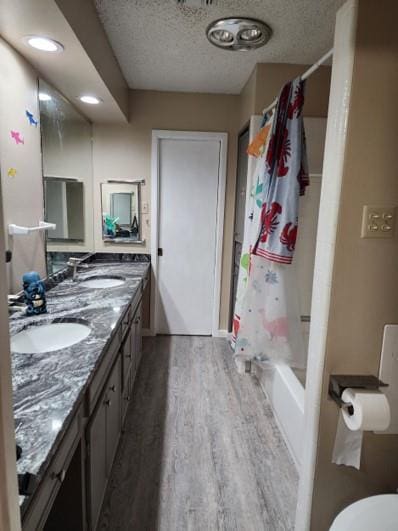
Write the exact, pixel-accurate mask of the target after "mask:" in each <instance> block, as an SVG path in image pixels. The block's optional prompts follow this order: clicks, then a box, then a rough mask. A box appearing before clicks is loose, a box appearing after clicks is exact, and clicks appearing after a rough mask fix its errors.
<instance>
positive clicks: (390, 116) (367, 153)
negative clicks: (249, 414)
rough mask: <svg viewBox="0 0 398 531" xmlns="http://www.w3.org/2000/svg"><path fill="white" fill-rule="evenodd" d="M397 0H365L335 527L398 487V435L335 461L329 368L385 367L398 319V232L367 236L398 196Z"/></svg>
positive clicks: (342, 224)
mask: <svg viewBox="0 0 398 531" xmlns="http://www.w3.org/2000/svg"><path fill="white" fill-rule="evenodd" d="M397 18H398V5H397V3H396V2H395V0H382V1H381V2H378V3H377V4H376V3H375V2H373V0H359V10H358V26H357V35H356V43H355V60H354V72H353V85H352V92H351V104H350V111H349V119H348V134H347V143H346V150H345V160H344V170H343V183H342V190H341V202H340V205H339V222H338V228H337V241H336V248H335V257H334V269H333V281H332V291H331V302H330V314H329V323H328V330H327V340H326V341H327V342H326V366H325V373H324V382H323V391H322V403H321V412H320V417H321V421H320V434H319V442H318V455H317V465H316V472H315V484H314V497H313V506H312V525H311V529H313V530H314V531H323V530H326V529H328V528H329V525H330V523H331V521H332V519H333V517H334V516H335V515H336V514H337V513H338V512H339V511H340V510H342V509H343V508H344V507H345V506H347V505H348V504H350V503H352V502H353V501H355V500H357V499H359V498H363V497H365V496H368V495H373V494H378V493H382V492H395V491H396V488H397V485H398V457H397V456H398V437H397V436H394V435H381V434H379V435H376V434H373V433H366V434H365V436H364V444H363V452H362V461H361V469H360V471H357V470H355V469H353V468H349V467H344V466H337V465H333V464H332V463H331V455H332V449H333V442H334V437H335V434H336V425H337V418H338V411H337V408H336V406H335V404H334V403H333V402H331V401H330V400H329V399H328V397H327V388H328V380H329V375H330V374H332V373H340V374H375V375H377V374H378V368H379V361H380V352H381V345H382V334H383V327H384V325H385V324H387V323H398V304H397V301H398V252H397V235H396V236H395V237H394V238H393V239H386V240H377V239H373V240H372V239H361V238H360V227H361V219H362V207H363V205H366V204H380V205H393V206H396V205H398V180H397V168H398V150H397V148H396V141H397V138H398V122H397V113H396V108H395V101H396V96H397V88H396V87H397V86H398V68H397V57H398V34H397V32H396V27H395V22H396V20H397Z"/></svg>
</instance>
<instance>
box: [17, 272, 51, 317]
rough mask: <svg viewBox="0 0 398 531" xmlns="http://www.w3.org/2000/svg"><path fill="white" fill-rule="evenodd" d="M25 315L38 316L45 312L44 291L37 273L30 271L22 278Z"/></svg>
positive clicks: (42, 283)
mask: <svg viewBox="0 0 398 531" xmlns="http://www.w3.org/2000/svg"><path fill="white" fill-rule="evenodd" d="M22 282H23V291H24V299H25V303H26V305H27V310H26V315H39V314H41V313H46V312H47V306H46V289H45V287H44V282H43V281H42V280H41V278H40V275H39V273H36V271H30V272H29V273H25V274H24V276H23V277H22Z"/></svg>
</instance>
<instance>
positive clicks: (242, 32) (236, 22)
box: [206, 17, 272, 51]
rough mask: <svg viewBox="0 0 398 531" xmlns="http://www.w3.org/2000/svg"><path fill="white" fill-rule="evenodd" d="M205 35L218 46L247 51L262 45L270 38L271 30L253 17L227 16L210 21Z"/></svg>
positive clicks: (225, 48)
mask: <svg viewBox="0 0 398 531" xmlns="http://www.w3.org/2000/svg"><path fill="white" fill-rule="evenodd" d="M206 35H207V38H208V39H209V41H210V42H211V43H212V44H214V46H218V48H224V50H232V51H247V50H253V49H255V48H259V47H260V46H264V44H266V43H267V42H268V41H269V39H270V38H271V35H272V30H271V28H270V27H269V26H268V25H267V24H266V23H265V22H263V21H261V20H257V19H255V18H242V17H229V18H222V19H219V20H215V21H214V22H212V23H211V24H210V26H208V28H207V30H206Z"/></svg>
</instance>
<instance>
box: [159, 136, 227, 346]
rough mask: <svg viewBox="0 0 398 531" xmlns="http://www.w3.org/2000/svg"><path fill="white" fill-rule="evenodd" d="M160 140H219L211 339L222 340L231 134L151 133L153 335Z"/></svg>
mask: <svg viewBox="0 0 398 531" xmlns="http://www.w3.org/2000/svg"><path fill="white" fill-rule="evenodd" d="M161 140H217V141H219V142H220V163H219V168H218V188H217V213H216V216H217V217H216V219H217V221H216V256H215V270H214V273H215V275H214V295H213V315H212V335H213V336H220V335H223V333H222V332H221V331H220V330H219V321H220V297H221V276H222V274H221V272H222V248H223V235H224V214H225V189H226V180H227V146H228V133H209V132H199V131H170V130H162V129H153V130H152V152H151V161H152V171H151V263H152V282H151V286H152V289H151V326H150V330H151V335H156V334H157V332H158V322H157V321H158V308H159V290H158V283H157V281H158V247H159V212H160V209H159V206H160V205H159V144H160V141H161Z"/></svg>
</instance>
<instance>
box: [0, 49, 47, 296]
mask: <svg viewBox="0 0 398 531" xmlns="http://www.w3.org/2000/svg"><path fill="white" fill-rule="evenodd" d="M0 71H1V73H2V76H3V81H2V83H1V84H0V164H1V184H2V194H3V209H4V225H5V229H7V225H8V224H9V223H15V224H16V225H25V226H36V225H37V223H38V221H39V220H42V219H43V185H42V163H41V150H40V128H39V127H34V126H31V125H29V123H28V120H27V117H26V115H25V111H26V110H29V111H30V112H31V113H33V114H34V116H35V117H36V119H38V116H39V109H38V99H37V74H36V72H35V71H34V70H33V69H32V67H31V66H30V65H29V64H28V63H27V62H26V61H25V60H24V59H23V58H22V57H21V56H20V55H19V54H18V53H17V52H16V51H15V50H13V49H12V48H11V47H10V46H9V45H8V44H6V43H5V42H4V41H3V40H1V39H0ZM11 130H16V131H19V132H20V133H21V134H22V135H23V137H24V141H25V143H24V144H19V145H16V143H15V141H14V140H13V139H12V138H11V135H10V131H11ZM11 167H12V168H15V169H16V170H17V175H16V177H9V176H8V175H7V172H8V169H9V168H11ZM6 246H7V248H8V249H11V250H12V252H13V260H12V262H11V263H10V264H8V265H7V277H8V285H9V290H10V292H16V291H19V290H20V289H21V276H22V275H23V273H25V272H26V271H29V270H35V271H38V273H40V275H42V276H45V272H46V268H45V258H44V235H43V233H39V232H35V233H32V234H30V235H27V236H14V237H9V236H8V234H6Z"/></svg>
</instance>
